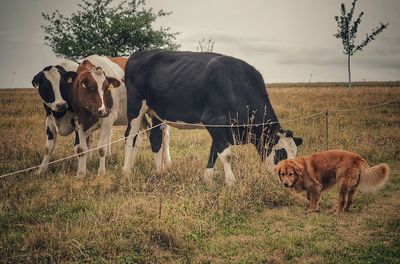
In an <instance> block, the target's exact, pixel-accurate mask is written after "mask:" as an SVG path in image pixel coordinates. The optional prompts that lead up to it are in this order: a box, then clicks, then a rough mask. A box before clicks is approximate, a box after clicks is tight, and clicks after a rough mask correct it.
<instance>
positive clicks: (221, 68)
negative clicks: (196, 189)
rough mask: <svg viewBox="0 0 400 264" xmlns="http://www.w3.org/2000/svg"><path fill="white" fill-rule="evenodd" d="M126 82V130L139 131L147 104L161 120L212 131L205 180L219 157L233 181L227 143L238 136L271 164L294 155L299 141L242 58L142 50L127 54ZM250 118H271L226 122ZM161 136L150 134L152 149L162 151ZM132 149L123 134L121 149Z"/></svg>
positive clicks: (258, 76)
mask: <svg viewBox="0 0 400 264" xmlns="http://www.w3.org/2000/svg"><path fill="white" fill-rule="evenodd" d="M125 82H126V89H127V97H128V98H127V102H128V129H127V134H131V135H132V134H134V133H137V131H138V130H139V127H140V123H141V119H142V118H143V116H144V113H145V112H147V111H149V110H150V111H152V112H153V113H154V115H155V116H156V119H158V120H161V121H164V120H167V121H173V122H178V123H182V124H203V125H204V126H205V128H206V129H207V130H208V132H209V133H210V135H211V137H212V145H211V150H210V156H209V160H208V163H207V168H206V171H205V173H204V180H205V181H207V182H211V181H212V177H213V174H214V164H215V161H216V159H217V157H219V159H220V160H221V162H222V164H223V167H224V171H225V182H226V184H228V185H231V184H233V183H234V182H235V177H234V175H233V173H232V170H231V165H230V161H231V151H230V149H229V145H230V144H243V143H247V142H248V141H247V140H241V139H249V138H250V141H251V143H253V144H254V145H255V146H256V148H257V150H258V152H259V154H260V156H261V159H262V160H266V161H270V162H273V164H277V163H278V162H279V161H280V160H282V159H285V158H292V157H295V156H296V154H297V146H299V145H300V144H301V143H302V139H301V138H294V137H293V135H292V132H291V131H283V130H282V129H281V126H280V125H279V123H278V119H277V116H276V114H275V112H274V110H273V108H272V105H271V103H270V101H269V98H268V94H267V91H266V89H265V83H264V80H263V78H262V76H261V74H260V73H259V72H258V71H257V70H256V69H255V68H254V67H252V66H250V65H249V64H247V63H246V62H244V61H242V60H239V59H236V58H233V57H229V56H224V55H221V54H216V53H197V52H180V51H163V50H154V51H142V52H138V53H135V54H133V55H132V56H131V57H130V58H129V60H128V63H127V65H126V68H125ZM158 122H160V121H158ZM249 122H251V123H253V124H258V123H265V122H270V123H271V124H270V125H266V126H263V125H259V126H253V127H250V128H249V127H246V126H239V127H233V128H231V127H229V125H231V124H236V125H243V124H248V123H249ZM219 125H227V126H228V127H219ZM161 137H162V135H161V133H158V134H157V135H155V136H154V137H153V141H154V142H155V143H154V144H152V149H153V152H157V151H160V149H161V147H162V144H161V142H162V139H161ZM157 142H158V144H157ZM153 146H154V147H153ZM133 149H134V142H132V140H127V142H126V145H125V150H126V153H125V155H128V156H130V152H132V151H133ZM124 172H125V173H129V167H126V166H124Z"/></svg>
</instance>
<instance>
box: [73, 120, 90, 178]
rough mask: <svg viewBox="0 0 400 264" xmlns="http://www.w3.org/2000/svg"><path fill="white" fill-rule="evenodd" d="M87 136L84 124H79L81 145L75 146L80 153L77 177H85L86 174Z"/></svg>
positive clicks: (77, 152)
mask: <svg viewBox="0 0 400 264" xmlns="http://www.w3.org/2000/svg"><path fill="white" fill-rule="evenodd" d="M87 137H88V135H87V134H86V132H85V131H84V130H83V126H82V125H81V124H79V125H78V138H79V145H77V147H76V148H75V152H76V154H78V172H77V174H76V177H77V178H83V177H85V175H86V161H87V156H88V153H83V152H86V151H88V149H89V148H88V146H87Z"/></svg>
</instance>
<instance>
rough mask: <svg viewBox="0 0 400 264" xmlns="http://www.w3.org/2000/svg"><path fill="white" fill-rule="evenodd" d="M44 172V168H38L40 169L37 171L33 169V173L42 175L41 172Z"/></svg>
mask: <svg viewBox="0 0 400 264" xmlns="http://www.w3.org/2000/svg"><path fill="white" fill-rule="evenodd" d="M44 172H45V170H44V169H42V168H40V169H38V170H37V171H35V175H38V176H39V175H42V174H43V173H44Z"/></svg>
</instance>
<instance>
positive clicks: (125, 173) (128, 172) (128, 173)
mask: <svg viewBox="0 0 400 264" xmlns="http://www.w3.org/2000/svg"><path fill="white" fill-rule="evenodd" d="M122 176H123V177H125V178H127V177H129V176H131V170H130V169H127V168H123V169H122Z"/></svg>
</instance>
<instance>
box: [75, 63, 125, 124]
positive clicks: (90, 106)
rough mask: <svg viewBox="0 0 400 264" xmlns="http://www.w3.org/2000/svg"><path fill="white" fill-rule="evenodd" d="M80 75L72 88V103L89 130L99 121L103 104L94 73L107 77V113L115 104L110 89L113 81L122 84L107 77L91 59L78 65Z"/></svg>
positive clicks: (105, 86)
mask: <svg viewBox="0 0 400 264" xmlns="http://www.w3.org/2000/svg"><path fill="white" fill-rule="evenodd" d="M77 73H78V76H77V77H76V80H75V82H74V85H73V89H72V104H73V107H74V110H75V112H76V115H77V117H78V122H79V124H82V125H83V129H84V131H87V130H88V129H89V128H90V127H92V126H93V125H94V124H95V123H97V122H98V121H99V118H101V117H105V116H101V115H100V113H99V108H100V107H101V106H102V101H101V97H100V94H99V91H98V84H97V82H96V80H95V79H94V77H93V76H94V75H96V74H102V75H104V77H105V79H104V82H103V83H102V85H101V86H102V87H101V89H102V90H103V93H104V94H103V99H104V105H105V108H106V113H107V114H108V113H109V112H110V109H111V107H112V106H113V99H112V96H111V91H110V89H109V86H110V84H111V83H112V84H113V85H114V87H118V86H119V85H120V83H119V81H118V80H116V79H114V78H107V77H106V76H105V74H104V72H103V71H102V69H101V68H100V67H95V65H93V64H92V63H91V62H90V61H88V60H84V61H83V62H82V63H81V64H80V65H79V67H78V70H77Z"/></svg>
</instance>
